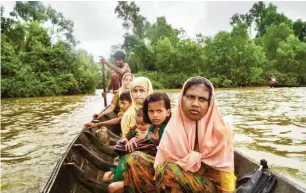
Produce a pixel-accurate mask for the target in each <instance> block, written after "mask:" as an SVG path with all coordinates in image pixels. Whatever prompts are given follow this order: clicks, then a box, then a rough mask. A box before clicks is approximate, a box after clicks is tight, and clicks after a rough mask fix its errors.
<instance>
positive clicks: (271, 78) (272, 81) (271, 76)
mask: <svg viewBox="0 0 306 193" xmlns="http://www.w3.org/2000/svg"><path fill="white" fill-rule="evenodd" d="M268 84H269V85H275V84H277V81H276V78H275V76H274V74H273V73H271V74H269V75H268Z"/></svg>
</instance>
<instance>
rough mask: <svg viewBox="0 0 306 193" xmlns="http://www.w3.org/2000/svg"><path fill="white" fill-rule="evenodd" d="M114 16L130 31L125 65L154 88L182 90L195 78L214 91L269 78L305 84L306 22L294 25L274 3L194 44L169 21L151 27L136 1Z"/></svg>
mask: <svg viewBox="0 0 306 193" xmlns="http://www.w3.org/2000/svg"><path fill="white" fill-rule="evenodd" d="M115 13H116V14H117V16H118V18H120V19H122V20H123V28H124V29H125V30H126V33H125V35H124V42H123V44H122V45H121V48H122V49H124V50H125V52H126V53H127V55H128V56H127V62H128V63H129V65H130V66H131V69H132V71H133V73H136V75H145V76H147V77H149V78H150V79H151V80H152V81H153V84H154V86H155V88H178V87H180V86H181V85H182V83H183V81H184V80H186V79H187V78H188V77H190V76H196V75H201V76H205V77H207V78H209V79H210V80H211V81H212V82H213V83H214V84H215V86H216V87H233V86H234V87H236V86H250V85H264V84H266V82H267V80H266V77H267V74H269V73H274V74H275V76H276V78H277V80H278V82H279V83H281V84H293V85H297V84H306V43H305V42H306V22H305V21H302V20H297V21H292V20H290V19H289V18H288V17H286V16H285V15H284V14H282V13H278V12H277V7H276V6H275V5H273V4H269V5H266V4H264V3H263V2H258V3H255V4H254V5H253V7H252V8H251V9H250V10H249V12H248V13H246V14H235V15H233V16H232V18H231V21H230V23H231V25H232V26H233V29H232V31H231V32H225V31H220V32H219V33H217V34H216V35H215V36H214V37H204V36H203V35H202V34H197V36H196V38H195V39H191V38H186V37H185V35H184V30H183V29H175V28H173V27H172V26H171V25H170V24H168V23H167V21H166V18H165V17H158V18H157V19H156V22H155V23H150V22H149V21H147V20H146V18H145V17H143V16H142V15H141V14H140V9H139V7H138V6H137V5H136V4H135V3H134V2H118V5H117V7H116V9H115ZM254 32H255V33H256V37H255V38H251V37H250V34H251V33H254ZM117 47H118V46H117Z"/></svg>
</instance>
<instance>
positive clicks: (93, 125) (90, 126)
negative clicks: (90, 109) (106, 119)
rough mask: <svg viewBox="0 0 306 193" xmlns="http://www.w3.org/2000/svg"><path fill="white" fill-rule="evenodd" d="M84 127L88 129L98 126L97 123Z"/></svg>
mask: <svg viewBox="0 0 306 193" xmlns="http://www.w3.org/2000/svg"><path fill="white" fill-rule="evenodd" d="M85 126H86V127H88V128H95V127H97V126H98V124H97V123H86V124H85Z"/></svg>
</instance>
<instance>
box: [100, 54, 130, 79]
mask: <svg viewBox="0 0 306 193" xmlns="http://www.w3.org/2000/svg"><path fill="white" fill-rule="evenodd" d="M101 57H102V56H101ZM101 61H102V62H103V63H104V64H106V66H108V67H109V68H111V69H113V70H114V71H115V72H117V73H119V74H120V75H121V76H123V75H124V74H125V73H126V71H127V70H128V67H129V65H128V64H126V63H125V64H124V66H123V67H122V68H119V67H117V66H116V65H114V64H112V63H110V62H109V61H107V60H106V59H105V58H104V57H102V58H101Z"/></svg>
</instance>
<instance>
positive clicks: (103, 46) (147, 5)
mask: <svg viewBox="0 0 306 193" xmlns="http://www.w3.org/2000/svg"><path fill="white" fill-rule="evenodd" d="M44 3H45V4H50V5H51V6H52V7H53V8H54V9H55V10H57V11H59V12H62V13H63V14H64V16H65V17H66V18H68V19H70V20H72V21H73V22H74V30H75V31H74V35H75V36H76V38H77V40H79V41H80V42H81V43H80V45H78V46H79V47H81V48H83V49H85V50H87V51H88V52H89V53H91V54H92V55H94V57H95V59H98V56H99V55H104V56H106V57H108V56H109V54H110V47H111V46H112V45H114V44H118V43H122V41H123V38H122V35H123V33H124V30H123V28H122V20H120V19H118V18H117V17H116V15H115V13H114V9H115V7H116V5H117V2H116V1H100V2H99V1H91V2H89V1H86V2H83V1H75V2H73V1H45V2H44ZM254 3H255V1H225V2H222V1H218V2H213V1H209V2H204V1H177V2H175V1H168V2H167V1H156V2H153V1H137V2H136V4H137V5H138V6H139V7H140V12H141V14H142V15H143V16H145V17H146V18H147V19H148V20H149V21H151V22H153V21H155V20H156V17H158V16H166V19H167V21H168V23H170V24H171V25H172V26H173V27H175V28H180V27H182V28H184V29H185V31H186V35H187V36H190V37H194V36H195V34H196V33H202V34H204V35H206V36H213V35H214V34H216V33H217V32H218V31H220V30H226V31H230V30H231V26H230V24H229V22H230V18H231V16H232V15H233V14H235V13H246V12H247V11H248V10H249V9H250V8H251V7H252V5H253V4H254ZM273 3H274V4H275V5H276V6H277V7H278V10H279V11H280V12H283V13H284V14H285V15H286V16H287V17H289V18H291V19H293V20H296V19H303V20H306V11H305V8H306V2H302V1H300V2H292V1H290V2H289V1H287V2H286V1H278V2H273ZM2 4H3V5H4V8H5V15H7V14H8V12H9V11H11V10H12V8H13V5H14V4H15V2H4V3H2Z"/></svg>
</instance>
